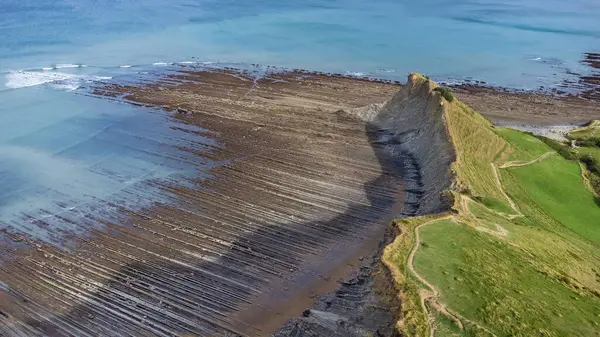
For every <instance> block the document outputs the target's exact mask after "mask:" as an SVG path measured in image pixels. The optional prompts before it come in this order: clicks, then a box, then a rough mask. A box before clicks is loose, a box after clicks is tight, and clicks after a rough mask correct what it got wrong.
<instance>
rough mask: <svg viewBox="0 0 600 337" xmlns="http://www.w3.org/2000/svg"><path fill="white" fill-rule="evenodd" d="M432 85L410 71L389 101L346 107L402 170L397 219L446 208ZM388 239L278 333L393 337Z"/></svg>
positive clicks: (445, 165)
mask: <svg viewBox="0 0 600 337" xmlns="http://www.w3.org/2000/svg"><path fill="white" fill-rule="evenodd" d="M434 88H435V84H434V83H433V82H431V81H428V80H426V79H425V78H423V77H422V76H420V75H418V74H411V75H410V76H409V78H408V82H407V84H406V85H405V86H404V87H403V88H402V89H401V90H400V91H398V92H397V93H395V94H394V95H393V97H392V98H391V99H390V100H388V101H387V102H385V103H383V104H377V105H371V106H367V107H363V108H358V109H353V110H352V111H349V114H351V115H353V116H354V117H357V118H359V119H362V120H363V121H365V122H366V128H367V133H369V134H370V135H371V136H370V139H372V140H373V147H374V148H375V147H383V148H384V150H385V152H386V153H387V154H388V155H389V157H390V158H392V159H391V162H393V163H396V165H395V166H391V167H389V168H391V169H393V170H398V171H399V172H401V175H402V178H403V180H404V186H405V200H404V206H403V209H402V213H401V214H395V216H396V217H397V218H403V217H409V216H416V215H425V214H430V213H437V212H442V211H447V210H448V209H449V208H450V200H449V199H447V198H444V197H443V192H444V191H445V190H448V189H451V188H452V187H453V185H454V180H455V178H454V174H453V172H452V169H451V165H452V163H453V162H454V161H455V159H456V153H455V151H454V147H453V145H452V142H451V139H450V135H449V133H448V129H447V124H446V121H445V116H446V113H447V110H446V107H445V106H444V104H445V101H444V100H443V99H442V98H441V96H440V94H439V93H437V92H435V91H434V90H433V89H434ZM391 240H393V233H389V234H388V235H387V236H386V237H385V238H383V239H382V244H381V246H380V249H379V250H378V251H377V252H376V253H375V254H374V255H373V258H372V262H371V264H370V265H369V266H368V267H363V268H362V269H361V271H360V273H359V275H358V276H357V277H356V278H355V279H353V280H350V281H347V282H343V283H342V285H341V286H340V289H339V290H338V291H336V292H335V293H333V294H329V295H327V296H324V297H322V298H321V300H320V301H318V302H317V304H315V306H314V307H313V308H312V309H311V310H306V311H305V312H304V315H303V316H304V317H302V318H298V319H295V320H292V321H291V322H289V323H288V324H286V325H285V326H284V327H283V328H282V329H281V330H280V331H279V332H278V333H277V334H276V336H277V337H283V336H295V337H299V336H357V337H358V336H365V335H373V336H395V335H396V334H397V332H396V331H395V328H394V326H395V323H396V319H397V318H398V317H397V316H398V315H399V314H398V312H399V307H398V306H399V303H394V302H397V292H396V291H395V290H394V289H391V288H392V286H391V285H392V284H393V281H392V280H391V276H390V275H389V271H388V270H387V269H386V268H385V267H383V266H382V265H381V262H380V259H381V253H382V250H383V247H384V246H385V245H386V244H388V243H390V242H391ZM390 302H392V303H390ZM373 308H379V309H378V310H373ZM381 308H386V309H385V310H381Z"/></svg>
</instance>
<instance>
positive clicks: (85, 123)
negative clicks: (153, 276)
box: [0, 0, 600, 241]
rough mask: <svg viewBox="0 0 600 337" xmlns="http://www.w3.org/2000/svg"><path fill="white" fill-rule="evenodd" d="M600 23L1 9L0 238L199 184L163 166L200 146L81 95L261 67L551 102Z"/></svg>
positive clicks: (454, 0) (307, 12) (277, 7)
mask: <svg viewBox="0 0 600 337" xmlns="http://www.w3.org/2000/svg"><path fill="white" fill-rule="evenodd" d="M599 20H600V1H598V0H569V1H567V0H503V1H497V0H488V1H484V0H420V1H403V0H370V1H366V0H347V1H326V0H302V1H297V0H289V1H282V0H252V1H240V0H237V1H232V0H197V1H191V0H168V1H167V0H161V1H159V0H144V1H140V0H104V1H97V0H52V1H48V0H0V228H10V229H12V230H15V231H21V232H26V233H29V234H32V235H34V236H37V237H39V238H41V239H43V240H46V241H52V240H53V238H52V234H51V233H50V232H52V233H56V232H57V231H56V230H55V229H57V228H58V229H64V230H72V228H70V227H68V226H72V223H74V222H77V221H69V222H68V223H70V224H71V225H66V224H65V223H63V222H64V221H63V220H60V219H61V218H64V217H63V216H59V215H60V214H71V215H72V216H73V217H77V216H81V217H83V216H85V215H84V213H86V212H98V213H101V212H104V211H106V210H105V209H100V208H98V207H95V206H94V205H95V204H96V203H98V202H99V201H98V200H100V201H103V202H120V203H128V204H135V203H136V202H137V201H136V200H131V199H127V198H126V197H125V195H126V193H125V192H126V190H127V189H130V188H135V186H136V184H142V183H143V182H144V181H145V180H149V179H172V178H173V177H174V176H176V175H186V174H192V173H190V172H189V171H188V169H187V168H186V167H184V166H185V165H182V164H181V163H176V162H173V161H171V160H169V159H168V158H163V157H161V154H163V153H166V152H168V151H177V150H176V149H177V146H178V142H181V141H182V139H184V140H185V141H190V142H192V141H194V140H190V139H186V138H185V137H184V136H182V135H179V134H176V133H177V132H176V131H173V130H175V129H176V128H169V127H168V123H171V122H170V121H168V118H164V117H163V116H162V115H160V114H158V113H152V114H148V113H146V112H145V111H142V110H143V109H142V108H134V107H131V106H127V105H125V104H119V103H115V102H109V101H103V100H100V99H97V98H93V97H88V96H85V95H80V94H81V93H82V90H84V89H82V87H85V86H86V85H87V84H90V83H94V82H95V81H106V80H113V81H114V80H117V81H118V80H119V79H120V78H123V79H126V78H128V76H135V75H136V74H143V73H147V72H152V71H155V72H156V71H158V72H159V71H161V69H165V71H167V69H172V68H173V65H177V64H186V65H194V64H210V63H212V64H225V63H228V64H253V63H256V64H261V65H274V66H281V67H290V68H303V69H309V70H319V71H330V72H337V73H343V74H349V75H358V76H363V75H364V76H374V77H382V78H388V79H395V80H404V79H405V78H406V74H407V73H409V72H412V71H418V72H421V73H424V74H427V75H430V76H431V77H432V78H433V79H436V80H445V81H457V82H460V81H464V80H469V79H475V80H482V81H486V82H487V83H489V84H492V85H498V86H506V87H511V88H525V89H534V88H537V87H539V86H542V85H543V86H546V87H548V86H550V87H551V86H553V85H557V84H559V83H561V81H563V79H564V78H565V77H566V76H569V75H567V74H568V73H570V72H578V73H581V72H585V67H583V66H582V65H581V64H580V63H579V61H580V60H581V58H582V53H584V52H598V51H600V24H599ZM182 137H183V138H182ZM157 140H158V141H157ZM205 141H207V142H210V140H205ZM169 149H170V150H169ZM173 153H174V152H173ZM138 190H139V191H142V190H143V191H145V193H148V198H147V200H152V201H156V199H155V198H154V197H152V195H154V194H152V193H153V192H152V191H149V190H147V189H138ZM139 193H142V192H139ZM138 206H139V207H144V206H145V205H144V204H143V203H140V204H139V205H138ZM131 207H134V206H133V205H132V206H131ZM77 212H79V213H77ZM40 219H42V220H43V221H44V222H45V224H44V225H43V226H37V225H36V221H38V220H40ZM61 221H63V222H61ZM65 226H66V227H65ZM40 228H41V229H40ZM44 228H45V229H44Z"/></svg>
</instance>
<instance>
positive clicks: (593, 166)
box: [579, 154, 600, 175]
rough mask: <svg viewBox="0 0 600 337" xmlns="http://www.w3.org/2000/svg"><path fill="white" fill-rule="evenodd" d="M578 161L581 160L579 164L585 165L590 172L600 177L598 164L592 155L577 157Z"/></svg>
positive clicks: (599, 164)
mask: <svg viewBox="0 0 600 337" xmlns="http://www.w3.org/2000/svg"><path fill="white" fill-rule="evenodd" d="M579 160H581V162H582V163H584V164H585V166H586V167H587V169H588V170H589V171H590V172H592V173H594V174H597V175H600V162H598V160H597V159H596V158H594V157H593V156H592V155H589V154H588V155H584V156H581V157H579Z"/></svg>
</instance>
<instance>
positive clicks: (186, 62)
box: [178, 61, 197, 64]
mask: <svg viewBox="0 0 600 337" xmlns="http://www.w3.org/2000/svg"><path fill="white" fill-rule="evenodd" d="M178 63H179V64H196V63H197V62H194V61H181V62H178Z"/></svg>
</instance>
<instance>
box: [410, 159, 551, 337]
mask: <svg viewBox="0 0 600 337" xmlns="http://www.w3.org/2000/svg"><path fill="white" fill-rule="evenodd" d="M554 153H555V152H546V153H544V154H542V155H541V156H539V157H537V158H535V159H533V160H531V161H528V162H520V161H512V162H507V163H504V164H502V165H501V166H499V167H498V166H496V164H494V163H491V164H490V165H491V166H492V171H493V172H494V180H495V181H496V184H498V187H499V188H500V191H501V192H502V194H503V195H504V197H505V198H506V200H507V201H508V203H509V204H510V207H511V208H512V209H513V210H514V211H515V213H516V214H504V213H501V212H498V211H495V210H492V209H489V208H487V207H486V208H487V209H488V210H489V211H491V212H493V213H496V214H498V215H500V216H502V217H506V218H508V219H509V220H510V219H514V218H516V217H522V216H524V215H523V213H521V212H520V211H519V209H518V207H517V205H516V204H515V203H514V202H513V200H512V199H511V198H510V197H509V196H508V194H507V193H506V191H505V190H504V188H503V187H502V182H501V181H500V173H499V169H500V168H509V167H521V166H527V165H531V164H534V163H537V162H539V161H541V160H544V159H545V158H547V157H549V156H550V155H552V154H554ZM460 197H461V200H460V205H461V208H462V211H463V212H464V213H466V214H468V215H470V216H472V217H475V216H474V215H473V214H472V213H471V211H470V209H469V201H470V200H471V199H470V198H469V197H467V196H464V195H461V196H460ZM484 206H485V205H484ZM442 220H451V221H453V222H455V223H456V222H457V221H456V216H445V217H440V218H437V219H434V220H430V221H427V222H425V223H422V224H420V225H418V226H416V227H415V229H414V240H415V244H414V246H413V248H412V250H411V252H410V254H409V256H408V261H407V265H408V269H409V270H410V272H411V273H412V274H413V275H414V276H415V278H416V279H417V280H419V282H421V283H423V284H424V285H425V286H426V287H427V288H429V290H425V289H421V291H420V293H419V295H420V297H421V306H422V308H423V310H424V311H425V312H426V313H427V314H428V316H429V327H430V336H431V337H433V336H435V320H434V318H433V315H432V314H431V313H430V312H429V311H428V310H427V306H426V303H429V304H430V305H431V306H433V307H434V308H435V309H436V310H437V311H439V312H440V313H441V314H443V315H445V316H446V317H448V318H450V319H452V320H453V321H454V322H455V323H456V325H457V326H458V327H459V328H460V329H461V330H463V329H464V325H463V322H468V323H469V324H472V325H474V326H476V327H478V328H480V329H482V330H483V331H485V332H487V333H489V334H490V335H491V336H495V335H494V333H492V332H491V331H490V330H488V329H487V328H485V327H484V326H482V325H480V324H478V323H477V322H474V321H472V320H470V319H468V318H465V317H462V316H460V315H459V314H456V313H454V312H452V311H451V310H450V309H448V307H447V306H446V305H445V304H444V303H441V302H440V301H439V297H440V293H439V291H438V290H437V289H436V288H435V286H434V285H433V284H431V283H430V282H429V281H427V280H426V279H425V278H424V277H423V276H421V275H419V273H417V271H416V270H415V267H414V258H415V255H416V253H417V251H418V249H419V247H420V245H421V237H420V234H419V230H420V229H421V228H422V227H424V226H427V225H430V224H433V223H436V222H439V221H442ZM494 225H495V226H496V230H492V229H490V228H485V227H480V226H477V227H474V228H475V230H478V231H481V232H486V233H488V234H491V235H494V236H500V237H506V236H507V235H508V231H507V230H506V229H505V228H504V227H502V226H500V225H499V224H494Z"/></svg>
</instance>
